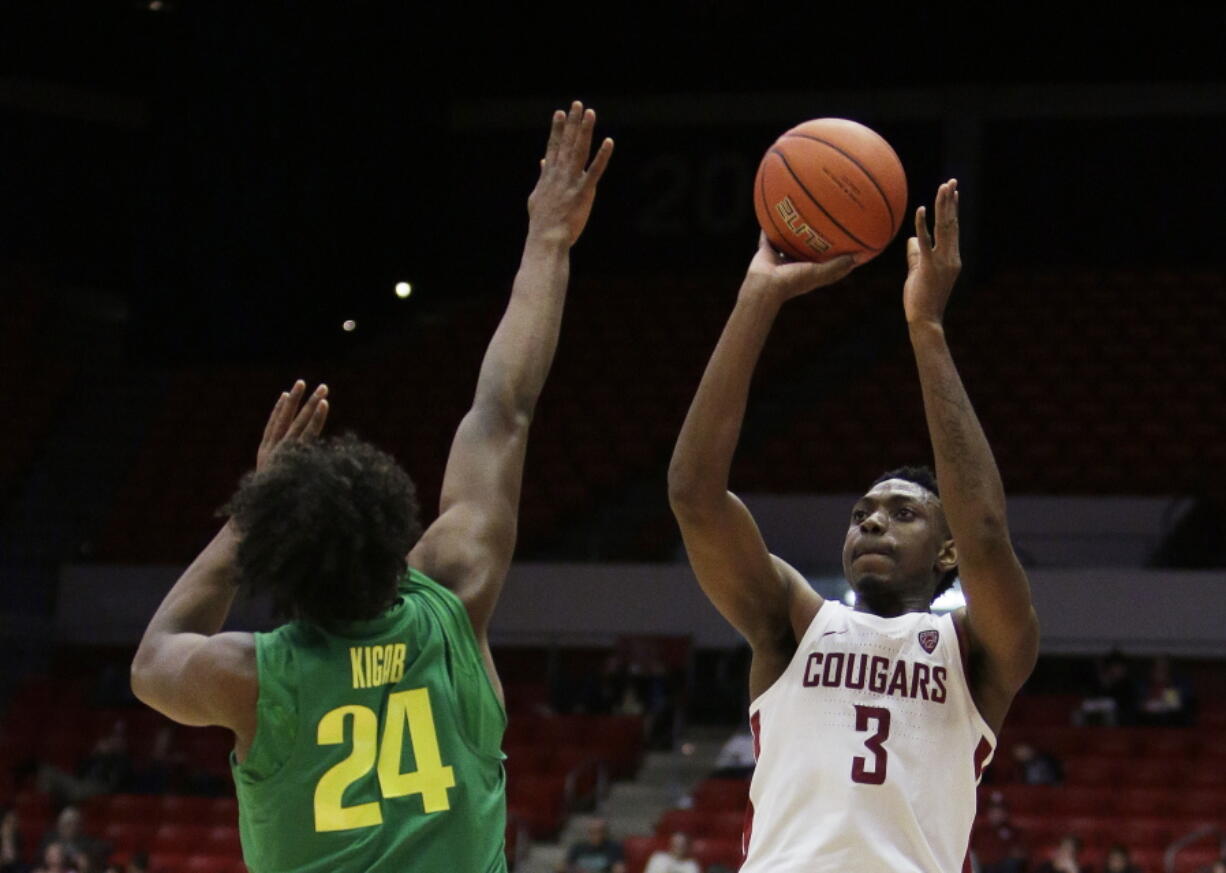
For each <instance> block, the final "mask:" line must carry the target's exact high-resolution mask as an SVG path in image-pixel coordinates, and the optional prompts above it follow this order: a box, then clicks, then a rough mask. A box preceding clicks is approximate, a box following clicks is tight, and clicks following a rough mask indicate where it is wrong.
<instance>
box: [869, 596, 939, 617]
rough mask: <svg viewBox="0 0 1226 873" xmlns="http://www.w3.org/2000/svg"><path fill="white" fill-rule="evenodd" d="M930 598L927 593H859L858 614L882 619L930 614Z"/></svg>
mask: <svg viewBox="0 0 1226 873" xmlns="http://www.w3.org/2000/svg"><path fill="white" fill-rule="evenodd" d="M928 606H929V598H928V597H927V595H926V592H922V591H917V592H909V593H908V592H899V593H898V594H894V593H884V592H874V593H872V594H867V593H859V594H857V596H856V606H855V609H856V612H866V613H868V614H870V615H876V616H880V617H881V618H897V617H898V616H900V615H906V614H907V613H909V612H928Z"/></svg>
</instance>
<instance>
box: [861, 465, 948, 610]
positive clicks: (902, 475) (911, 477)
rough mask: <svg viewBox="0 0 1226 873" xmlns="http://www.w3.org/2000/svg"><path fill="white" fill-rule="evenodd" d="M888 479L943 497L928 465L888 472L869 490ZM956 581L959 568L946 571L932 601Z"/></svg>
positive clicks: (933, 593)
mask: <svg viewBox="0 0 1226 873" xmlns="http://www.w3.org/2000/svg"><path fill="white" fill-rule="evenodd" d="M888 479H902V480H903V481H904V482H912V483H914V484H916V485H918V486H919V487H921V488H923V489H926V490H928V491H931V492H932V494H933V496H934V497H940V496H941V489H940V487H939V486H938V485H937V474H936V473H934V472H932V468H931V467H929V466H928V465H927V464H911V465H907V466H905V467H895V468H894V469H893V470H887V471H886V472H884V473H882V474H881V475H880V476H878V477H877V478H876V479H874V480H873V484H872V485H870V486H868V487H869V490H870V491H871V490H872V489H873V488H874V487H876V486H877V485H880V484H881V483H882V482H885V481H886V480H888ZM956 581H958V568H957V567H956V566H955V567H953V568H951V569H949V570H946V571H945V573H944V575H942V576H941V578H940V579H938V580H937V587H936V588H935V589H934V590H933V592H932V599H933V600H936V599H937V598H938V597H940V596H941V595H942V594H944V593H945V592H946V591H948V590H949V589H950V588H952V587H953V586H954V582H956Z"/></svg>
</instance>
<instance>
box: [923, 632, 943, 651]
mask: <svg viewBox="0 0 1226 873" xmlns="http://www.w3.org/2000/svg"><path fill="white" fill-rule="evenodd" d="M940 638H941V632H940V631H934V630H922V631H920V632H919V644H920V646H921V647H922V648H923V650H924V651H925V652H927V653H928V654H930V655H931V654H932V650H933V649H935V648H936V647H937V640H939V639H940Z"/></svg>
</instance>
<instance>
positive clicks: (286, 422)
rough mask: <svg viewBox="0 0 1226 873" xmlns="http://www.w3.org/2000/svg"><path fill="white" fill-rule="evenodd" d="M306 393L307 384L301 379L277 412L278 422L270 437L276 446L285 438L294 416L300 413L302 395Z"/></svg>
mask: <svg viewBox="0 0 1226 873" xmlns="http://www.w3.org/2000/svg"><path fill="white" fill-rule="evenodd" d="M305 392H306V382H303V381H302V380H301V379H298V380H297V381H295V382H294V385H293V387H292V388H290V389H289V394H288V395H287V396H286V398H285V402H284V403H282V404H281V409H280V410H279V411H278V412H277V420H276V423H275V424H273V426H272V432H271V433H269V435H268V436H269V439H270V440H271V441H272V442H273V443H274V444H276V443H279V442H280V441H281V440H283V439H284V438H285V433H286V431H288V430H289V427H290V423H291V422H292V421H293V420H294V414H295V413H296V412H297V411H298V404H299V403H301V402H302V395H303V394H304V393H305Z"/></svg>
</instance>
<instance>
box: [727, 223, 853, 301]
mask: <svg viewBox="0 0 1226 873" xmlns="http://www.w3.org/2000/svg"><path fill="white" fill-rule="evenodd" d="M855 268H856V259H855V256H854V255H843V256H842V257H838V258H834V259H832V260H829V261H826V262H825V263H821V264H814V263H809V262H808V261H789V260H787V259H786V258H784V257H783V255H781V254H779V253H778V252H776V251H775V249H774V248H773V247H772V246H771V244H770V240H768V239H767V238H766V234H765V233H763V234H760V235H759V236H758V251H757V253H756V254H755V255H754V256H753V260H752V261H750V262H749V272H748V273H747V274H746V276H745V282H746V285H747V286H748V287H750V288H751V289H752V290H753V291H754V293H763V292H765V293H767V294H770V295H773V296H776V297H778V298H779V299H780V301H783V300H788V299H790V298H792V297H798V296H800V295H801V294H807V293H808V292H810V291H812V290H813V289H815V288H822V287H824V286H826V285H833V284H834V283H835V282H837V281H839V280H840V279H842V278H843V277H844V276H846V275H847V274H848V273H850V272H851V271H852V270H854V269H855Z"/></svg>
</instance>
